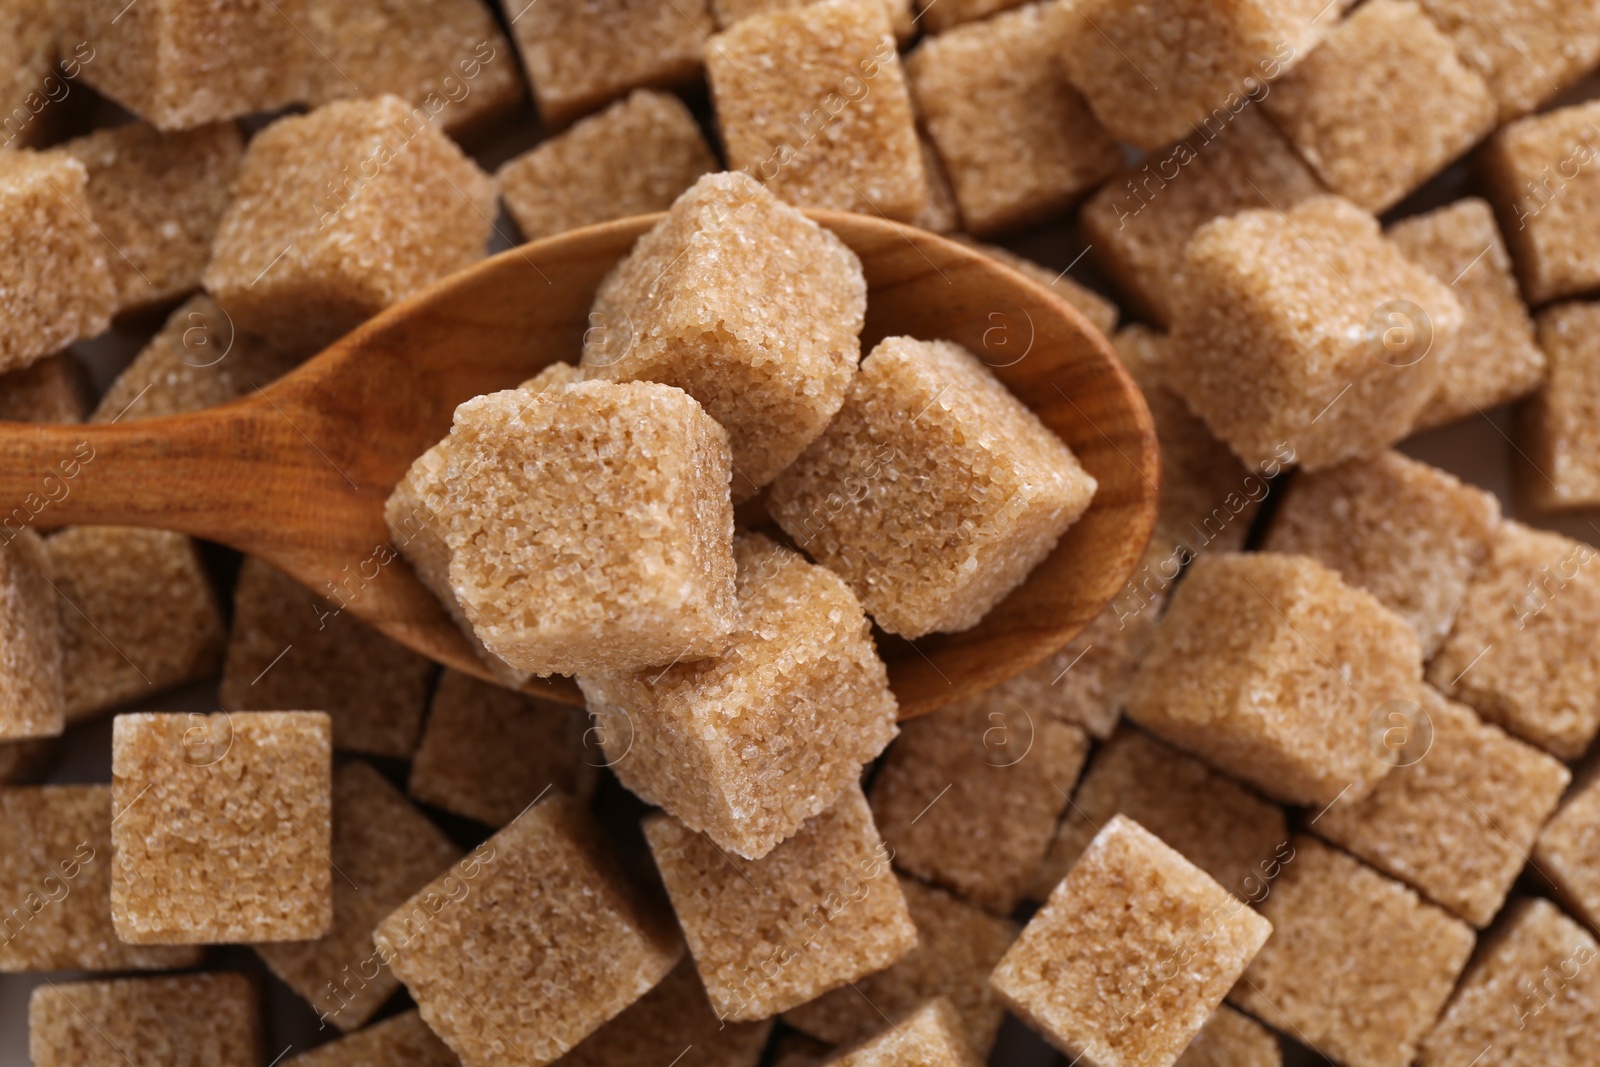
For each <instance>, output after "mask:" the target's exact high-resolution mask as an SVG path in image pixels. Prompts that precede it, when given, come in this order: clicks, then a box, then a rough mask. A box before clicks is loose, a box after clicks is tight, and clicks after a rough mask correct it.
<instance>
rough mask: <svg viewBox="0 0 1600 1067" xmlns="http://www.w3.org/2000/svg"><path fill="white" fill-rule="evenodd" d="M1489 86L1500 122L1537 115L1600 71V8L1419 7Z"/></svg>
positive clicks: (1433, 3)
mask: <svg viewBox="0 0 1600 1067" xmlns="http://www.w3.org/2000/svg"><path fill="white" fill-rule="evenodd" d="M1421 3H1422V6H1423V8H1424V9H1425V10H1426V11H1427V12H1428V14H1429V15H1431V16H1432V17H1433V21H1434V22H1436V23H1438V25H1439V28H1440V29H1442V30H1444V32H1446V33H1448V34H1449V35H1450V36H1451V38H1452V39H1453V40H1454V41H1455V43H1456V51H1457V52H1459V53H1460V54H1461V58H1462V60H1463V61H1464V62H1466V63H1467V65H1468V66H1470V67H1472V68H1474V69H1475V70H1477V72H1478V73H1479V74H1481V75H1483V77H1484V79H1485V80H1487V81H1488V83H1489V88H1490V90H1492V91H1493V93H1494V95H1495V99H1496V100H1498V101H1499V103H1500V121H1501V122H1509V121H1510V120H1512V119H1514V118H1517V117H1519V116H1521V115H1524V114H1526V113H1528V112H1530V111H1533V110H1534V109H1535V108H1537V107H1538V106H1539V105H1540V104H1542V103H1544V102H1545V101H1546V100H1548V99H1549V98H1550V97H1552V96H1555V95H1557V94H1558V93H1560V92H1561V91H1562V90H1563V89H1565V88H1567V87H1568V86H1569V85H1571V84H1572V83H1573V82H1576V81H1577V80H1578V79H1580V78H1582V77H1583V75H1584V74H1586V73H1588V72H1589V71H1591V70H1593V69H1594V67H1595V65H1596V64H1600V9H1597V8H1595V6H1594V5H1593V4H1589V3H1586V2H1585V0H1421Z"/></svg>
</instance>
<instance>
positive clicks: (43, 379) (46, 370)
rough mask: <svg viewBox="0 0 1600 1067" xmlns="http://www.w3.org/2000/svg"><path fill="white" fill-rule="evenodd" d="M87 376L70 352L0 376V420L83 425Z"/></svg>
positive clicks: (86, 397)
mask: <svg viewBox="0 0 1600 1067" xmlns="http://www.w3.org/2000/svg"><path fill="white" fill-rule="evenodd" d="M88 387H89V382H88V375H87V374H86V372H85V371H84V368H83V366H82V364H80V363H79V362H78V361H77V360H76V359H75V358H73V355H72V353H71V352H59V353H57V354H56V355H53V356H47V357H46V358H44V359H41V360H39V362H37V363H30V364H29V365H28V366H26V367H23V368H22V369H21V370H14V371H10V372H8V373H5V374H0V419H4V420H5V421H6V422H82V421H83V420H84V417H85V416H86V415H88V414H89V403H90V400H89V395H88Z"/></svg>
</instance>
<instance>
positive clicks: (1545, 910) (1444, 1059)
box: [1416, 898, 1600, 1067]
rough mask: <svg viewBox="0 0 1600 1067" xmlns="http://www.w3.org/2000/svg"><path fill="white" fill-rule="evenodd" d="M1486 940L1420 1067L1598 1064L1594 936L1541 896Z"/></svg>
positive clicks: (1599, 994) (1599, 998)
mask: <svg viewBox="0 0 1600 1067" xmlns="http://www.w3.org/2000/svg"><path fill="white" fill-rule="evenodd" d="M1484 940H1485V948H1484V951H1483V952H1482V953H1480V955H1479V957H1478V959H1476V960H1474V961H1473V964H1472V967H1471V968H1470V969H1469V970H1468V971H1467V974H1466V977H1464V978H1463V979H1462V981H1461V985H1460V987H1459V988H1457V990H1456V993H1455V996H1454V997H1452V998H1451V1001H1450V1006H1449V1008H1447V1009H1446V1010H1445V1012H1444V1014H1443V1015H1442V1016H1441V1017H1440V1019H1439V1021H1438V1022H1437V1023H1435V1024H1434V1027H1433V1029H1432V1030H1430V1031H1429V1032H1428V1035H1427V1037H1425V1038H1424V1039H1423V1041H1422V1048H1421V1050H1420V1052H1419V1053H1418V1056H1417V1060H1416V1063H1417V1067H1469V1065H1470V1064H1472V1063H1474V1062H1482V1063H1485V1064H1493V1065H1495V1067H1579V1065H1580V1064H1586V1063H1594V1062H1596V1058H1597V1057H1600V978H1597V977H1596V974H1597V971H1596V968H1595V966H1594V963H1595V959H1596V956H1597V955H1600V945H1597V944H1596V943H1595V939H1594V935H1593V934H1592V933H1590V932H1589V931H1588V930H1585V929H1584V928H1583V927H1581V926H1579V925H1578V924H1577V923H1575V922H1573V921H1572V920H1571V919H1569V918H1567V917H1566V916H1565V915H1562V914H1561V911H1560V909H1559V908H1557V907H1556V906H1555V905H1554V904H1551V903H1550V902H1549V901H1548V900H1539V899H1537V898H1535V899H1532V900H1523V901H1518V902H1517V903H1516V904H1514V905H1512V906H1511V907H1510V908H1509V909H1507V911H1506V913H1505V915H1504V916H1502V917H1501V919H1500V922H1499V923H1497V924H1496V928H1495V930H1494V931H1493V932H1491V933H1490V934H1489V935H1488V936H1487V937H1486V938H1485V939H1484ZM1491 1049H1492V1050H1493V1051H1492V1052H1489V1051H1488V1050H1491Z"/></svg>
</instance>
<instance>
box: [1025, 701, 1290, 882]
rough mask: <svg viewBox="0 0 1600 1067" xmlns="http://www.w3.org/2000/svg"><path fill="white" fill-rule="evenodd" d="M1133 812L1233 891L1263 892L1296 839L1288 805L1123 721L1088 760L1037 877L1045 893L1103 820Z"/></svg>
mask: <svg viewBox="0 0 1600 1067" xmlns="http://www.w3.org/2000/svg"><path fill="white" fill-rule="evenodd" d="M1119 814H1120V815H1126V816H1127V817H1128V818H1130V819H1132V820H1133V821H1135V822H1137V823H1138V824H1139V825H1140V826H1143V827H1144V828H1146V829H1147V830H1149V831H1150V832H1151V833H1153V834H1155V835H1156V836H1157V837H1159V838H1161V840H1163V841H1170V842H1172V847H1173V848H1174V849H1176V850H1177V851H1178V852H1179V853H1180V854H1181V855H1182V856H1183V857H1184V858H1185V859H1187V860H1188V861H1189V862H1190V863H1193V864H1194V865H1195V866H1196V867H1199V868H1200V869H1201V870H1203V871H1205V872H1206V873H1207V874H1209V875H1210V876H1211V877H1213V878H1215V879H1216V880H1217V882H1218V883H1219V884H1220V885H1221V886H1222V887H1223V888H1224V889H1226V890H1228V892H1230V893H1232V894H1234V895H1235V896H1237V897H1240V898H1242V899H1245V900H1255V899H1258V898H1259V897H1260V896H1261V895H1262V892H1263V890H1264V888H1265V886H1266V883H1268V882H1270V881H1271V880H1272V878H1273V877H1275V876H1276V873H1277V870H1278V863H1279V857H1280V856H1281V855H1282V852H1283V848H1284V845H1285V844H1286V843H1287V842H1288V840H1289V827H1288V823H1287V821H1286V820H1285V818H1284V814H1283V811H1282V809H1280V808H1278V807H1277V806H1276V805H1273V804H1269V803H1267V802H1266V801H1265V800H1262V799H1261V798H1260V797H1259V796H1257V795H1256V794H1254V793H1252V792H1251V791H1250V790H1248V789H1246V788H1245V787H1244V786H1242V785H1240V784H1239V783H1238V782H1235V781H1234V780H1233V779H1231V778H1229V777H1228V776H1227V775H1224V774H1220V773H1218V772H1217V771H1214V770H1212V769H1211V768H1210V767H1208V766H1206V765H1205V764H1204V763H1201V762H1200V761H1199V760H1197V759H1195V758H1194V757H1192V756H1187V755H1185V754H1183V753H1182V752H1179V751H1177V750H1176V749H1173V748H1170V747H1168V746H1167V745H1164V744H1162V743H1161V742H1160V741H1157V740H1155V739H1154V738H1152V737H1150V736H1148V735H1146V734H1144V733H1141V732H1139V731H1138V730H1132V729H1128V728H1126V727H1124V728H1123V729H1122V730H1120V731H1118V732H1117V734H1116V735H1115V736H1114V737H1112V739H1111V740H1110V741H1109V742H1108V743H1107V744H1105V745H1104V746H1102V747H1101V748H1100V749H1099V750H1098V751H1097V752H1096V753H1095V756H1094V759H1093V760H1091V761H1090V763H1089V769H1088V770H1087V771H1086V772H1085V773H1084V775H1083V780H1082V781H1081V782H1080V783H1079V784H1078V790H1077V793H1076V794H1075V795H1074V796H1073V798H1072V803H1071V805H1070V806H1069V807H1067V809H1066V811H1065V812H1064V813H1063V816H1062V819H1061V825H1060V827H1059V828H1058V829H1057V831H1056V836H1055V840H1054V841H1053V842H1052V843H1051V846H1050V854H1049V857H1048V859H1047V860H1046V861H1045V864H1044V866H1043V867H1042V868H1041V869H1040V871H1039V874H1038V877H1037V879H1036V880H1035V884H1034V889H1033V894H1032V895H1033V896H1034V897H1035V898H1036V899H1039V900H1044V899H1046V898H1047V897H1048V896H1049V895H1050V891H1051V890H1052V889H1054V888H1055V887H1056V884H1057V883H1058V882H1060V881H1061V879H1062V878H1064V877H1066V875H1067V872H1068V871H1070V870H1071V869H1072V865H1073V864H1074V863H1076V862H1077V861H1078V857H1079V856H1081V855H1083V850H1084V849H1085V848H1087V847H1088V846H1089V842H1090V841H1092V840H1094V836H1095V835H1096V834H1097V833H1099V832H1100V828H1101V827H1102V826H1104V825H1105V824H1106V823H1108V822H1110V821H1111V819H1112V818H1113V817H1114V816H1116V815H1119Z"/></svg>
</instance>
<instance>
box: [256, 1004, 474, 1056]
mask: <svg viewBox="0 0 1600 1067" xmlns="http://www.w3.org/2000/svg"><path fill="white" fill-rule="evenodd" d="M283 1062H284V1067H461V1061H460V1060H458V1059H457V1058H456V1054H455V1053H454V1052H451V1051H450V1046H448V1045H446V1044H445V1043H444V1042H443V1041H440V1040H439V1038H438V1036H437V1035H435V1034H434V1032H433V1031H432V1030H429V1029H428V1024H427V1023H425V1022H423V1021H422V1016H421V1015H419V1014H418V1013H417V1012H415V1011H408V1012H406V1013H404V1014H402V1015H395V1016H393V1017H391V1018H388V1019H385V1020H383V1021H382V1022H379V1023H373V1024H372V1025H371V1026H369V1027H367V1028H366V1029H364V1030H360V1031H358V1032H356V1033H354V1034H350V1035H348V1036H346V1037H341V1038H339V1039H338V1040H336V1041H330V1042H328V1043H327V1044H326V1045H319V1046H317V1047H316V1048H314V1049H312V1050H311V1051H310V1052H302V1053H301V1054H300V1055H298V1056H291V1057H289V1058H288V1059H287V1060H284V1061H283Z"/></svg>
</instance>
